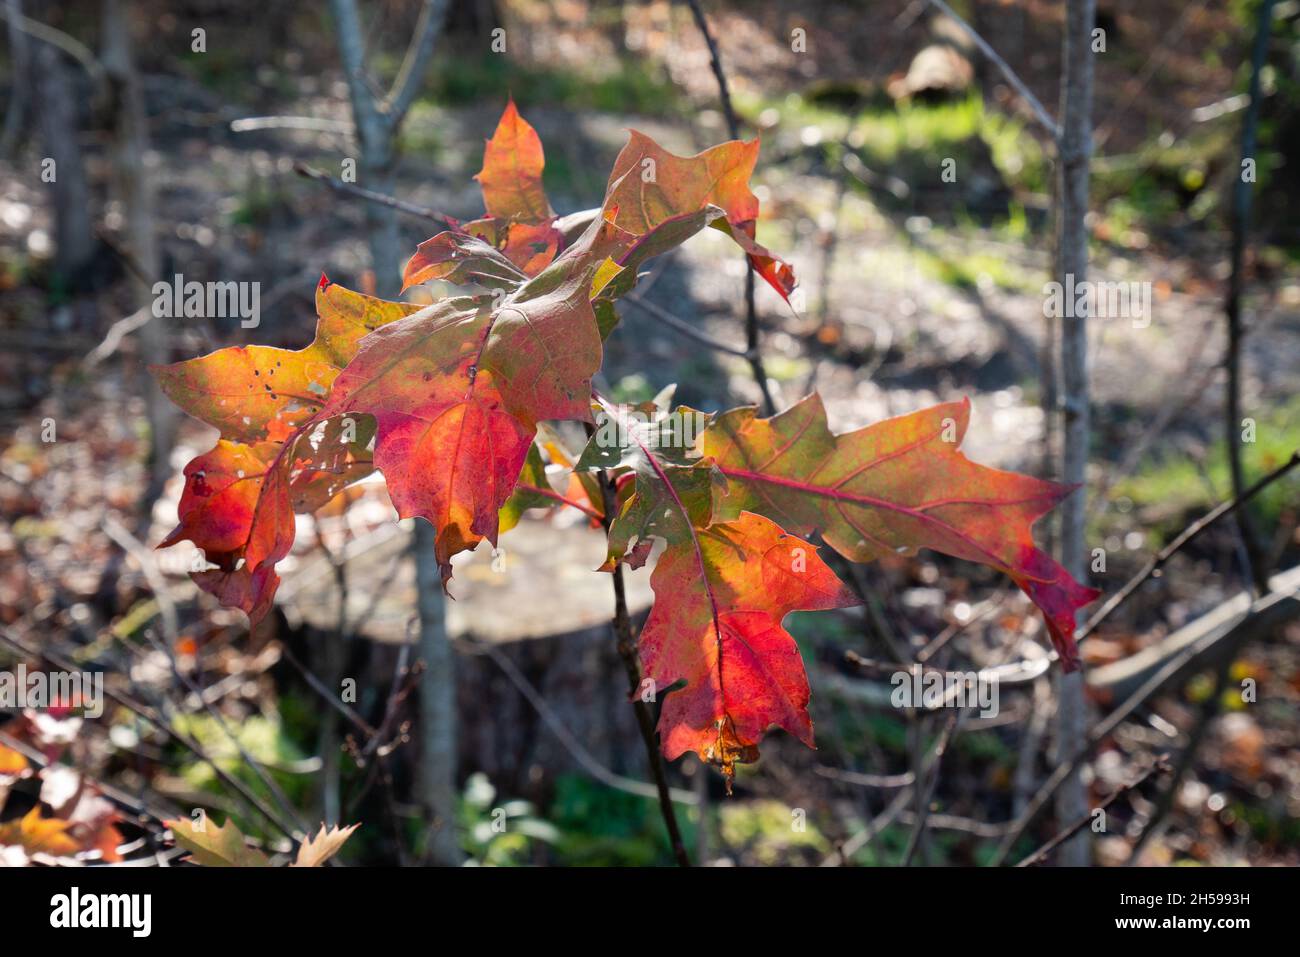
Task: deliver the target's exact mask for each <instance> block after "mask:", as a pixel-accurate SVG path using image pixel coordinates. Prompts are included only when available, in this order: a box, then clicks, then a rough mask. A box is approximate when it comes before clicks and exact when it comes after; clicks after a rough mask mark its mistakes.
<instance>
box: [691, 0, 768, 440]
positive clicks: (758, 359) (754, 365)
mask: <svg viewBox="0 0 1300 957" xmlns="http://www.w3.org/2000/svg"><path fill="white" fill-rule="evenodd" d="M686 5H687V6H688V7H690V8H691V15H692V16H693V17H694V18H695V25H696V26H697V27H699V28H700V33H701V34H702V35H703V37H704V42H705V44H706V45H707V46H708V48H709V66H710V67H711V68H712V69H713V77H714V79H715V80H717V81H718V99H719V100H721V101H722V114H723V116H724V117H725V118H726V121H727V132H728V133H729V134H730V136H731V138H732V139H733V140H738V139H740V122H739V121H738V120H737V119H736V110H735V108H734V107H733V106H732V105H731V90H730V88H729V87H728V86H727V74H726V71H725V70H723V69H722V55H721V54H720V53H719V52H718V44H717V42H716V41H715V40H714V39H713V33H712V31H710V30H709V22H708V21H707V20H706V19H704V11H703V10H701V9H700V4H699V0H686ZM745 267H746V269H745V350H746V351H745V359H746V361H747V362H748V363H749V368H750V370H751V371H752V372H753V374H754V381H755V382H757V383H758V389H759V392H761V393H762V395H763V411H764V413H765V414H767V415H776V402H775V401H774V400H773V399H772V391H771V389H770V388H769V387H768V384H767V370H766V369H765V368H764V366H763V356H762V353H760V352H759V348H758V346H759V343H758V308H757V306H756V304H755V302H754V264H753V262H752V261H751V260H750V258H749V257H748V256H746V257H745Z"/></svg>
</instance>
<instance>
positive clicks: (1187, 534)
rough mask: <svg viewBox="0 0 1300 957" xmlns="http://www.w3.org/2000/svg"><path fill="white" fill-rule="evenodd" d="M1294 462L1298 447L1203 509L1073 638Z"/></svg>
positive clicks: (1086, 632)
mask: <svg viewBox="0 0 1300 957" xmlns="http://www.w3.org/2000/svg"><path fill="white" fill-rule="evenodd" d="M1297 465H1300V450H1297V451H1295V452H1292V453H1291V457H1290V458H1289V459H1287V460H1286V461H1285V462H1284V463H1282V464H1281V465H1280V466H1278V467H1277V468H1275V469H1274V470H1273V471H1272V472H1269V473H1268V474H1267V475H1265V476H1264V477H1263V478H1261V479H1260V480H1259V481H1258V482H1256V483H1255V484H1254V485H1252V486H1251V487H1250V488H1248V489H1246V490H1245V491H1244V492H1242V493H1241V494H1240V495H1237V496H1234V497H1233V498H1232V499H1230V500H1229V501H1227V502H1223V503H1221V504H1219V505H1218V506H1216V507H1215V508H1213V509H1212V510H1211V511H1209V512H1207V513H1206V514H1205V515H1203V516H1202V517H1201V518H1199V519H1197V520H1196V521H1195V522H1193V523H1192V524H1191V525H1188V526H1187V528H1185V529H1183V531H1182V532H1180V533H1179V535H1178V537H1177V538H1175V539H1174V540H1173V541H1172V542H1170V543H1169V544H1168V545H1166V546H1165V547H1164V548H1162V549H1161V550H1160V551H1159V552H1158V553H1157V554H1156V556H1155V557H1154V558H1152V559H1151V560H1150V561H1149V562H1147V564H1146V566H1145V567H1144V568H1143V569H1142V570H1141V571H1140V572H1138V573H1137V574H1136V575H1134V576H1133V577H1132V578H1130V579H1129V580H1128V582H1127V583H1125V585H1124V587H1123V588H1121V589H1120V590H1119V591H1117V592H1116V593H1115V594H1114V595H1112V596H1111V597H1110V598H1108V599H1107V600H1106V604H1104V605H1102V606H1101V608H1099V609H1097V612H1096V613H1095V614H1094V615H1093V616H1092V617H1091V618H1089V619H1088V623H1087V624H1085V625H1084V626H1083V627H1082V628H1081V629H1079V633H1078V635H1077V636H1076V639H1077V640H1082V639H1084V638H1086V637H1088V635H1090V634H1092V633H1093V632H1094V631H1096V630H1097V626H1098V625H1100V624H1101V623H1102V622H1103V621H1105V620H1106V619H1107V618H1109V617H1110V616H1111V615H1112V614H1114V613H1115V611H1116V609H1118V608H1119V606H1120V605H1122V604H1124V602H1126V601H1128V600H1129V598H1131V597H1132V596H1133V593H1134V592H1136V591H1137V590H1138V589H1139V588H1140V587H1142V585H1143V583H1144V582H1146V580H1147V579H1149V578H1151V577H1152V576H1155V575H1157V574H1158V573H1159V571H1160V569H1161V568H1163V567H1164V565H1165V563H1166V562H1168V561H1169V559H1171V558H1173V557H1174V555H1176V554H1177V553H1178V552H1179V551H1180V550H1181V549H1182V548H1183V547H1184V546H1185V545H1187V544H1188V543H1189V542H1190V541H1192V540H1193V539H1194V538H1196V537H1197V536H1198V535H1200V534H1201V532H1203V531H1205V530H1206V529H1207V528H1209V527H1210V526H1211V525H1213V524H1214V523H1215V522H1217V521H1218V520H1219V519H1221V518H1223V517H1224V516H1225V515H1230V514H1232V513H1233V512H1235V511H1236V510H1237V509H1238V508H1240V507H1241V506H1242V505H1244V504H1246V503H1247V502H1249V501H1250V500H1251V499H1252V498H1254V497H1255V496H1256V495H1258V494H1259V493H1260V492H1262V491H1263V490H1264V489H1266V488H1267V487H1268V486H1270V485H1272V484H1273V483H1274V482H1276V481H1277V480H1278V479H1280V478H1282V477H1283V476H1284V475H1286V474H1287V473H1288V472H1290V471H1291V470H1292V469H1293V468H1295V467H1296V466H1297Z"/></svg>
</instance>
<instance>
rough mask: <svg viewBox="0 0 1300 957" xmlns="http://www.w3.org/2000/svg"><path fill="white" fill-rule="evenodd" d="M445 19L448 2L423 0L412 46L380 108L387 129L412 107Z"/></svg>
mask: <svg viewBox="0 0 1300 957" xmlns="http://www.w3.org/2000/svg"><path fill="white" fill-rule="evenodd" d="M446 18H447V0H425V4H424V6H423V7H421V8H420V19H419V21H418V22H417V23H416V25H415V31H414V32H413V33H412V34H411V43H410V46H408V47H407V48H406V56H405V57H403V58H402V65H401V67H400V68H399V69H398V71H397V79H395V80H394V81H393V88H392V89H391V90H389V91H388V96H386V97H385V98H384V102H383V104H381V105H380V110H381V112H383V114H384V115H385V117H386V118H387V120H388V125H389V128H390V129H394V130H395V129H397V128H398V127H399V126H401V125H402V119H403V118H404V117H405V116H406V111H407V110H409V109H410V108H411V103H412V102H413V101H414V100H415V94H416V93H417V92H418V91H419V89H420V79H421V78H422V77H423V76H424V69H425V67H426V66H427V65H428V63H429V56H430V54H432V53H433V48H434V45H435V44H436V43H437V42H438V37H439V36H440V35H441V34H442V24H443V21H444V20H446Z"/></svg>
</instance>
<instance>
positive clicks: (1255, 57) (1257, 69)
mask: <svg viewBox="0 0 1300 957" xmlns="http://www.w3.org/2000/svg"><path fill="white" fill-rule="evenodd" d="M1272 25H1273V0H1264V2H1263V3H1262V4H1260V7H1259V25H1258V27H1257V28H1256V32H1255V43H1254V48H1253V50H1252V51H1251V58H1250V62H1251V70H1250V87H1249V90H1248V95H1249V96H1250V106H1249V107H1248V108H1247V109H1246V116H1245V119H1244V120H1243V121H1242V129H1241V158H1242V160H1241V161H1242V167H1243V168H1240V169H1238V170H1237V171H1236V182H1235V183H1234V184H1233V191H1232V250H1231V260H1232V271H1231V272H1230V273H1229V278H1228V294H1227V301H1226V302H1225V303H1224V311H1225V313H1226V314H1227V321H1228V350H1227V356H1226V357H1225V358H1224V362H1223V364H1224V366H1225V368H1226V369H1227V373H1228V382H1227V386H1226V389H1225V401H1224V427H1225V438H1226V440H1227V444H1228V466H1229V472H1230V473H1231V475H1232V491H1233V494H1234V495H1236V496H1238V497H1240V496H1241V494H1242V489H1244V488H1245V487H1246V471H1245V466H1244V465H1243V464H1242V461H1241V430H1242V427H1243V422H1242V418H1241V353H1242V344H1243V340H1244V339H1245V336H1246V331H1245V329H1244V328H1243V327H1242V322H1241V297H1242V287H1243V286H1245V284H1246V281H1245V269H1246V264H1245V256H1246V241H1247V234H1248V232H1249V230H1250V199H1251V195H1250V194H1251V184H1250V182H1249V181H1247V179H1246V173H1245V169H1244V166H1245V164H1246V163H1253V162H1255V152H1256V151H1255V141H1256V133H1257V131H1258V128H1259V108H1260V102H1259V101H1260V74H1261V73H1262V72H1263V69H1264V59H1265V57H1266V56H1267V54H1268V38H1269V34H1270V33H1271V32H1272ZM1236 520H1237V529H1238V530H1239V532H1240V533H1241V538H1242V541H1243V542H1244V543H1245V552H1246V570H1247V577H1248V579H1249V580H1250V586H1251V587H1252V588H1254V589H1255V592H1256V594H1257V595H1262V594H1264V593H1265V592H1267V591H1268V567H1267V556H1266V554H1265V552H1264V547H1263V545H1262V544H1261V543H1260V538H1259V532H1258V530H1256V528H1255V525H1254V522H1253V521H1251V517H1250V511H1249V510H1248V509H1242V510H1241V511H1240V512H1238V513H1237V515H1236Z"/></svg>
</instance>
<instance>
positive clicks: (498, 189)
mask: <svg viewBox="0 0 1300 957" xmlns="http://www.w3.org/2000/svg"><path fill="white" fill-rule="evenodd" d="M545 165H546V159H545V156H544V155H543V152H542V141H541V138H540V137H538V135H537V131H536V130H534V129H533V128H532V127H531V126H530V125H529V124H528V123H527V122H526V121H525V120H524V118H523V117H521V116H520V115H519V111H518V110H517V109H515V101H514V100H511V101H510V102H509V103H507V104H506V109H505V112H504V113H502V114H501V120H500V122H499V123H497V128H496V132H495V133H493V134H492V138H491V139H490V140H488V141H487V146H486V147H485V148H484V150H483V168H482V169H481V170H479V172H478V173H477V174H476V175H475V177H474V178H475V179H476V180H478V181H479V185H481V186H482V187H483V205H484V207H486V209H487V212H488V215H489V216H494V217H496V218H498V219H506V220H516V221H518V222H522V223H540V222H543V221H544V220H547V219H550V218H551V217H552V216H553V215H554V213H553V212H552V211H551V204H550V203H549V202H548V201H547V199H546V190H545V189H543V188H542V168H543V167H544V166H545Z"/></svg>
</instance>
